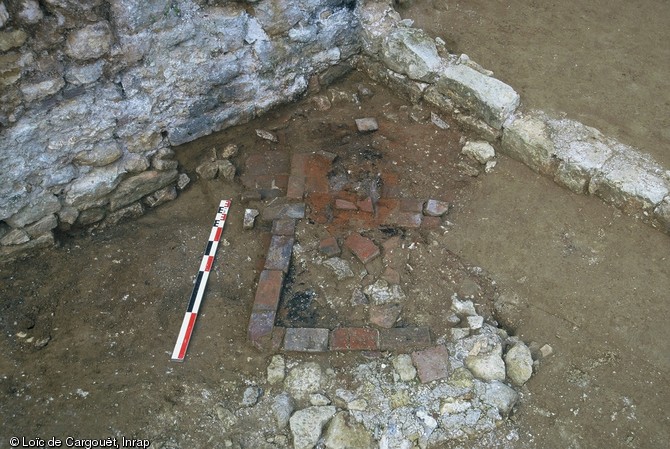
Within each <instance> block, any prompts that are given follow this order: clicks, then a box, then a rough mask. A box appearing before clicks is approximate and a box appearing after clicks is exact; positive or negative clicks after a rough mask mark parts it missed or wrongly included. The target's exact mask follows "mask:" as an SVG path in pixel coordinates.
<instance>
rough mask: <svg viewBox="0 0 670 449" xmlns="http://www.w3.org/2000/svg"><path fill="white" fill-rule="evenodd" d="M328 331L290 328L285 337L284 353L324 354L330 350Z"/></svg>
mask: <svg viewBox="0 0 670 449" xmlns="http://www.w3.org/2000/svg"><path fill="white" fill-rule="evenodd" d="M329 333H330V332H329V331H328V329H318V328H307V327H290V328H287V329H286V333H285V335H284V351H296V352H324V351H327V350H328V335H329Z"/></svg>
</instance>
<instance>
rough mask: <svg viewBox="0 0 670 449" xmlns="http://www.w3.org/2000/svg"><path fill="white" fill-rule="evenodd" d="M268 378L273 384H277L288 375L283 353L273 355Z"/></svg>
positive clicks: (268, 369)
mask: <svg viewBox="0 0 670 449" xmlns="http://www.w3.org/2000/svg"><path fill="white" fill-rule="evenodd" d="M267 373H268V375H267V379H268V383H269V384H271V385H274V384H277V383H279V382H282V381H283V380H284V377H286V362H285V361H284V357H282V356H281V355H274V356H272V360H271V361H270V364H269V365H268V368H267Z"/></svg>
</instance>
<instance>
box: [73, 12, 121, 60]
mask: <svg viewBox="0 0 670 449" xmlns="http://www.w3.org/2000/svg"><path fill="white" fill-rule="evenodd" d="M111 46H112V30H111V28H110V26H109V23H107V22H106V21H100V22H97V23H94V24H91V25H87V26H85V27H84V28H80V29H78V30H75V31H72V32H71V33H70V34H69V35H68V37H67V40H66V42H65V53H66V54H67V55H68V56H69V57H71V58H73V59H77V60H82V61H85V60H89V59H95V58H99V57H100V56H102V55H104V54H105V53H107V52H108V51H109V49H110V48H111Z"/></svg>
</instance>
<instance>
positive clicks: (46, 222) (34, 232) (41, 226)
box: [25, 214, 58, 239]
mask: <svg viewBox="0 0 670 449" xmlns="http://www.w3.org/2000/svg"><path fill="white" fill-rule="evenodd" d="M56 226H58V219H57V218H56V215H55V214H50V215H47V216H46V217H44V218H42V219H41V220H38V221H37V222H36V223H34V224H32V225H30V226H28V227H26V228H25V230H26V232H27V233H28V235H29V236H30V238H31V239H34V238H36V237H39V236H41V235H43V234H46V233H47V232H49V231H51V230H52V229H53V228H55V227H56Z"/></svg>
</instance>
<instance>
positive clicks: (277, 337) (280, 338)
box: [270, 326, 286, 352]
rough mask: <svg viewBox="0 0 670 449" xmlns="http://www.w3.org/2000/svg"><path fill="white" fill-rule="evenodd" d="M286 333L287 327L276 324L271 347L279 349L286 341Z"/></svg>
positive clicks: (273, 349)
mask: <svg viewBox="0 0 670 449" xmlns="http://www.w3.org/2000/svg"><path fill="white" fill-rule="evenodd" d="M284 334H286V328H285V327H280V326H275V327H274V328H273V329H272V338H271V340H270V349H271V350H272V351H275V352H276V351H279V349H280V348H281V345H282V343H283V342H284Z"/></svg>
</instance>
